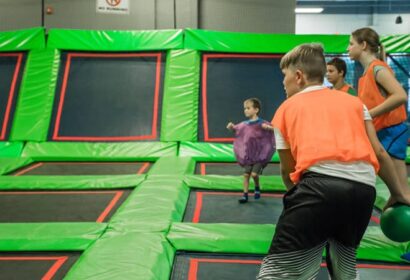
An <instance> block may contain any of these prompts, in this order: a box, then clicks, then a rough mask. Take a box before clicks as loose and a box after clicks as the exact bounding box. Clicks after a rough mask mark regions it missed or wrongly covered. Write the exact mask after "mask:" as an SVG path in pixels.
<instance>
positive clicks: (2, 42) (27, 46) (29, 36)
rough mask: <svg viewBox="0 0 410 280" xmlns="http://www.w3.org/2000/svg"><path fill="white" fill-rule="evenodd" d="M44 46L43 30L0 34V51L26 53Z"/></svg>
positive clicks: (39, 28) (32, 29) (40, 28)
mask: <svg viewBox="0 0 410 280" xmlns="http://www.w3.org/2000/svg"><path fill="white" fill-rule="evenodd" d="M44 46H45V36H44V28H42V27H36V28H30V29H22V30H16V31H5V32H0V51H13V52H14V51H26V50H34V49H42V48H44Z"/></svg>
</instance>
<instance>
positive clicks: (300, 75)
mask: <svg viewBox="0 0 410 280" xmlns="http://www.w3.org/2000/svg"><path fill="white" fill-rule="evenodd" d="M295 78H296V83H297V84H298V85H301V84H302V83H303V82H304V81H303V79H304V77H303V72H302V71H301V70H299V69H297V70H296V71H295Z"/></svg>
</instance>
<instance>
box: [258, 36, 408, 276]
mask: <svg viewBox="0 0 410 280" xmlns="http://www.w3.org/2000/svg"><path fill="white" fill-rule="evenodd" d="M280 67H281V69H282V72H283V74H284V79H283V85H284V87H285V90H286V94H287V100H286V101H285V102H284V103H283V104H282V105H281V106H280V107H279V108H278V110H277V111H276V113H275V116H274V118H273V120H272V127H265V129H271V130H272V129H273V130H274V131H275V138H276V149H277V151H278V154H279V158H280V162H281V176H282V180H283V183H284V184H285V186H286V188H287V189H288V192H287V193H286V194H285V196H284V198H283V204H284V208H283V212H282V214H281V216H280V218H279V221H278V222H277V225H276V230H275V235H274V237H273V240H272V243H271V246H270V249H269V254H268V255H267V256H266V257H265V258H264V260H263V263H262V266H261V269H260V272H259V276H258V278H257V279H258V280H265V279H270V280H272V279H287V280H291V279H294V280H296V279H315V277H316V276H317V274H318V272H319V269H320V263H321V262H322V253H323V250H324V248H326V261H327V267H328V270H329V274H330V275H331V277H332V279H346V280H347V279H357V277H358V275H357V269H356V265H355V264H356V249H357V247H358V246H359V243H360V240H361V239H362V237H363V234H364V232H365V230H366V227H367V225H368V223H369V220H370V216H371V213H372V209H373V204H374V200H375V188H374V185H375V181H376V172H377V170H378V168H379V162H380V166H381V169H380V173H379V175H380V177H381V178H382V179H383V180H384V181H385V182H386V184H387V186H388V187H389V190H390V191H391V193H392V197H394V199H395V200H396V201H401V202H403V203H405V204H410V194H409V193H404V192H403V191H402V190H401V189H400V186H399V184H398V182H397V176H396V173H395V170H394V167H393V164H392V162H391V160H390V158H389V157H388V155H387V153H386V152H385V151H384V149H383V148H382V147H381V145H380V143H379V142H378V140H377V136H376V133H375V130H374V127H373V124H372V122H371V117H370V115H369V112H368V110H367V109H366V107H365V106H364V105H363V104H362V103H361V102H360V101H359V99H358V98H356V97H352V96H349V95H347V94H345V93H343V92H340V91H336V90H330V89H327V88H325V87H324V86H322V84H323V77H324V75H325V73H326V63H325V59H324V54H323V48H322V47H321V46H319V45H316V44H304V45H300V46H298V47H296V48H294V49H293V50H292V51H290V52H289V53H287V54H286V55H285V56H284V57H283V58H282V60H281V63H280ZM376 157H377V158H376ZM378 161H379V162H378Z"/></svg>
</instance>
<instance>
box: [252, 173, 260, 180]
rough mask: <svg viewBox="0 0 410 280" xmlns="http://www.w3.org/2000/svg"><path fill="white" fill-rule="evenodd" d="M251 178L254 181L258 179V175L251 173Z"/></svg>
mask: <svg viewBox="0 0 410 280" xmlns="http://www.w3.org/2000/svg"><path fill="white" fill-rule="evenodd" d="M251 176H252V178H253V179H255V178H258V177H259V174H258V173H255V172H252V173H251Z"/></svg>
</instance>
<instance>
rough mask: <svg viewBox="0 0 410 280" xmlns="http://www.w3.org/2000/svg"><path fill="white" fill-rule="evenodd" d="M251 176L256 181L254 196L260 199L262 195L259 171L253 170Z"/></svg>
mask: <svg viewBox="0 0 410 280" xmlns="http://www.w3.org/2000/svg"><path fill="white" fill-rule="evenodd" d="M251 176H252V179H253V181H254V182H255V192H254V197H255V199H259V198H260V197H261V189H260V186H259V175H258V173H255V172H252V173H251Z"/></svg>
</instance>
